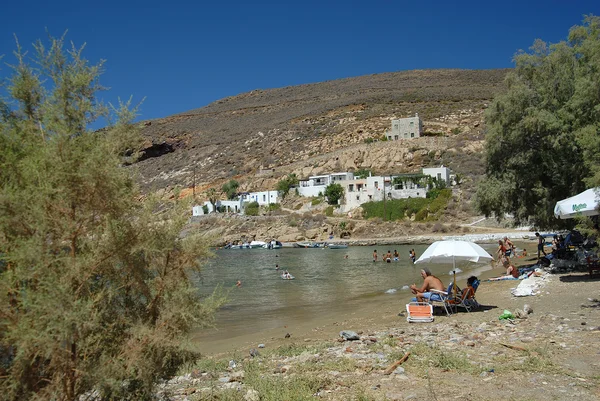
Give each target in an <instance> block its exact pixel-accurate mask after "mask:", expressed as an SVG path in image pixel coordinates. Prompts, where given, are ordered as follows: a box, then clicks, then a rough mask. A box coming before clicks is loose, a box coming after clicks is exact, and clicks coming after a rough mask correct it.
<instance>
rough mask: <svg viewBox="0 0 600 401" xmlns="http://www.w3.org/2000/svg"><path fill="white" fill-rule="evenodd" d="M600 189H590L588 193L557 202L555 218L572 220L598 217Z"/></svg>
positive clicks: (584, 192)
mask: <svg viewBox="0 0 600 401" xmlns="http://www.w3.org/2000/svg"><path fill="white" fill-rule="evenodd" d="M598 191H600V188H590V189H588V190H587V191H583V192H582V193H580V194H578V195H575V196H571V197H570V198H567V199H563V200H561V201H558V202H556V206H554V216H556V218H559V219H572V218H574V217H579V216H596V215H598V214H599V213H598V200H597V199H598V196H597V195H596V193H597V192H598Z"/></svg>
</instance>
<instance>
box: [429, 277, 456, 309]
mask: <svg viewBox="0 0 600 401" xmlns="http://www.w3.org/2000/svg"><path fill="white" fill-rule="evenodd" d="M453 286H454V283H450V285H449V286H448V289H447V290H446V291H440V290H433V289H432V290H429V291H430V292H431V297H430V298H429V303H430V304H431V305H433V303H434V302H438V303H441V304H442V306H443V307H444V310H445V311H446V315H448V316H450V314H451V313H452V312H453V311H452V306H453V303H452V301H453V299H454V298H453V297H454V295H453V293H452V288H453Z"/></svg>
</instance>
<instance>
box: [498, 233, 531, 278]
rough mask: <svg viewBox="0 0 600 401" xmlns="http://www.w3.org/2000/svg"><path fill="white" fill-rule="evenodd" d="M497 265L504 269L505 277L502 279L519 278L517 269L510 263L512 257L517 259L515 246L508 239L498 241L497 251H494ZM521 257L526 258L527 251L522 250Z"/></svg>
mask: <svg viewBox="0 0 600 401" xmlns="http://www.w3.org/2000/svg"><path fill="white" fill-rule="evenodd" d="M496 256H497V258H498V263H500V264H501V265H502V267H504V268H505V269H506V276H503V277H502V278H504V277H506V278H511V277H512V278H518V277H519V276H520V273H519V269H517V267H516V266H515V265H514V264H513V263H512V262H511V261H510V258H511V256H512V257H518V256H517V251H516V247H515V244H513V243H512V241H511V240H510V239H508V237H504V239H499V240H498V249H497V251H496ZM522 256H527V250H526V249H523V253H522Z"/></svg>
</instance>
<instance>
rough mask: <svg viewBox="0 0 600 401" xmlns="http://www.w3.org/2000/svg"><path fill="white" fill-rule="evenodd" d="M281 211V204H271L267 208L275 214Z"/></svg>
mask: <svg viewBox="0 0 600 401" xmlns="http://www.w3.org/2000/svg"><path fill="white" fill-rule="evenodd" d="M280 209H281V205H280V204H279V203H270V204H269V206H268V207H267V210H268V211H269V212H273V211H275V210H280Z"/></svg>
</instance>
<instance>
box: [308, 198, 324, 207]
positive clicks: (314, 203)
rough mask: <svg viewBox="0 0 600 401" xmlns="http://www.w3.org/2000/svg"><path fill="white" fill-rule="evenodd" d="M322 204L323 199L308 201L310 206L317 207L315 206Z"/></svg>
mask: <svg viewBox="0 0 600 401" xmlns="http://www.w3.org/2000/svg"><path fill="white" fill-rule="evenodd" d="M322 202H323V199H321V198H313V199H312V200H311V201H310V204H311V205H313V206H317V205H319V204H321V203H322Z"/></svg>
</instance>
